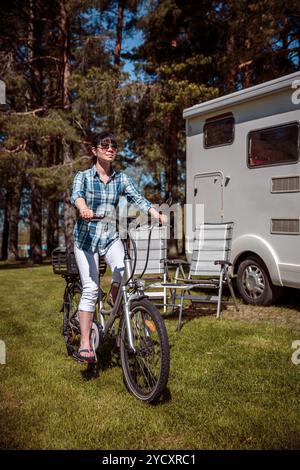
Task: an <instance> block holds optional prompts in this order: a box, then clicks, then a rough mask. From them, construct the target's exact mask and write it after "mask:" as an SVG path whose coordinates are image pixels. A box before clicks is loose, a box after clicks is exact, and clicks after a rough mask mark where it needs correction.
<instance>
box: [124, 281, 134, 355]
mask: <svg viewBox="0 0 300 470" xmlns="http://www.w3.org/2000/svg"><path fill="white" fill-rule="evenodd" d="M122 291H123V299H124V315H125V322H126V334H127V339H128V344H129V347H130V349H131V350H132V351H133V352H136V350H135V347H134V344H133V334H132V328H131V322H130V308H129V307H130V300H129V298H128V294H127V289H126V286H122Z"/></svg>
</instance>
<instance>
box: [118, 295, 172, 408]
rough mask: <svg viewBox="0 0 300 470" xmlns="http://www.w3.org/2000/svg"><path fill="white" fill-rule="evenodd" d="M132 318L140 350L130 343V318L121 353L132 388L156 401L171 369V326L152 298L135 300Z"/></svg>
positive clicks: (122, 327) (123, 332)
mask: <svg viewBox="0 0 300 470" xmlns="http://www.w3.org/2000/svg"><path fill="white" fill-rule="evenodd" d="M130 310H131V315H130V322H131V327H132V333H133V342H134V347H135V349H136V352H135V353H134V352H132V351H131V350H130V348H129V346H128V340H127V332H126V321H125V317H124V316H122V319H121V325H120V339H121V341H120V356H121V364H122V369H123V379H124V382H125V385H126V387H127V389H128V391H129V392H130V393H131V394H132V395H134V396H135V397H136V398H138V399H139V400H142V401H145V402H148V403H156V402H157V401H158V400H159V398H160V397H161V395H162V393H163V392H164V390H165V388H166V386H167V382H168V378H169V370H170V349H169V341H168V335H167V330H166V327H165V324H164V321H163V319H162V318H161V316H160V314H159V311H158V309H157V308H156V307H155V305H153V304H152V303H151V302H150V301H149V300H148V299H142V300H139V301H136V302H133V303H132V305H131V309H130Z"/></svg>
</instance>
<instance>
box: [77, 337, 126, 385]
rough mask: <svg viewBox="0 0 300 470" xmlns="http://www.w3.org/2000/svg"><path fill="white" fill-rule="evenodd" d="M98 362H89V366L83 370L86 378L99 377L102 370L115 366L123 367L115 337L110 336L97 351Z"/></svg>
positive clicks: (82, 372)
mask: <svg viewBox="0 0 300 470" xmlns="http://www.w3.org/2000/svg"><path fill="white" fill-rule="evenodd" d="M97 359H98V361H97V363H96V364H88V366H87V368H86V369H85V370H83V371H81V374H82V377H83V379H84V380H87V381H88V380H93V379H97V378H98V377H99V375H100V372H101V371H105V370H107V369H111V368H113V367H121V363H120V357H119V353H118V350H117V346H116V339H115V338H108V339H107V340H106V341H105V343H104V344H103V346H102V347H101V349H100V352H99V353H97Z"/></svg>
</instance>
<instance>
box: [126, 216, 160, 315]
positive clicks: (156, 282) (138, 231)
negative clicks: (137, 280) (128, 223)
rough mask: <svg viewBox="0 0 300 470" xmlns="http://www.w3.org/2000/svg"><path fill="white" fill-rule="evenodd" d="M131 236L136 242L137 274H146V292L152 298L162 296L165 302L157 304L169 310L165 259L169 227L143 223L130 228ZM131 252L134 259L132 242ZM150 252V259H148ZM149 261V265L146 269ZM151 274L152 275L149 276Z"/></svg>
mask: <svg viewBox="0 0 300 470" xmlns="http://www.w3.org/2000/svg"><path fill="white" fill-rule="evenodd" d="M150 231H151V239H150V245H149V250H148V243H149V235H150ZM130 237H131V238H133V240H134V242H135V244H136V250H137V257H136V266H135V274H136V275H141V274H143V275H144V274H146V275H147V277H143V279H144V281H145V290H146V294H147V296H148V297H150V298H154V299H157V298H162V299H163V303H162V304H161V303H160V304H157V305H159V306H163V311H164V313H165V312H166V310H167V305H168V304H167V289H168V287H167V286H165V285H164V284H166V283H167V279H168V273H167V267H166V264H165V260H166V258H167V227H166V226H161V227H159V226H154V227H152V228H151V226H148V225H143V226H141V227H138V228H134V229H131V230H130ZM130 253H131V256H132V259H133V262H135V261H134V249H133V246H132V242H131V244H130ZM147 254H148V261H147ZM146 261H147V267H146V270H145V271H144V268H145V265H146ZM149 275H150V277H149Z"/></svg>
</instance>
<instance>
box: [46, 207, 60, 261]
mask: <svg viewBox="0 0 300 470" xmlns="http://www.w3.org/2000/svg"><path fill="white" fill-rule="evenodd" d="M58 244H59V233H58V201H57V200H56V199H50V200H49V201H48V221H47V256H51V253H52V251H53V250H54V248H57V247H58Z"/></svg>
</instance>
